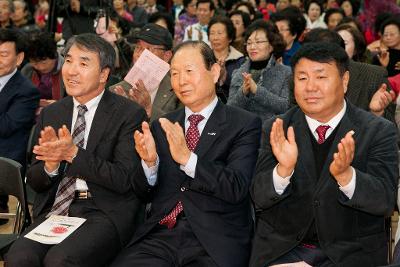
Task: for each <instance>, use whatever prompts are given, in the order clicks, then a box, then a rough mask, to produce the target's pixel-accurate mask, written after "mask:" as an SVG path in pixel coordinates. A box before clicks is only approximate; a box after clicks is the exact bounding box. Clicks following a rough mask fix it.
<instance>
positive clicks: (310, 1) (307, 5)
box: [304, 0, 324, 15]
mask: <svg viewBox="0 0 400 267" xmlns="http://www.w3.org/2000/svg"><path fill="white" fill-rule="evenodd" d="M312 3H314V4H317V5H318V6H319V8H320V10H321V13H320V15H322V13H324V5H323V4H322V2H321V1H320V0H309V1H307V2H306V4H305V7H304V12H305V13H306V14H307V13H308V9H309V8H310V6H311V4H312Z"/></svg>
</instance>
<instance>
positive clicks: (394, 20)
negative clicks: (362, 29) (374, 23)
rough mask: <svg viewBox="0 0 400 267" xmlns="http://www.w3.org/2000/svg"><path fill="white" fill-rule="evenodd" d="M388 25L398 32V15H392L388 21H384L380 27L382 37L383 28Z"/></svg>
mask: <svg viewBox="0 0 400 267" xmlns="http://www.w3.org/2000/svg"><path fill="white" fill-rule="evenodd" d="M388 25H395V26H396V27H397V29H399V31H400V16H399V15H393V16H390V17H389V18H388V19H386V20H385V21H384V22H383V23H382V25H381V30H380V32H381V35H382V36H383V33H384V32H385V28H386V26H388Z"/></svg>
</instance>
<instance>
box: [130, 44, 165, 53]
mask: <svg viewBox="0 0 400 267" xmlns="http://www.w3.org/2000/svg"><path fill="white" fill-rule="evenodd" d="M145 49H147V50H149V51H150V52H152V53H154V52H155V51H157V50H162V51H165V50H166V49H165V48H164V47H161V46H150V47H143V46H141V45H136V46H135V50H134V52H135V53H141V52H143V51H144V50H145Z"/></svg>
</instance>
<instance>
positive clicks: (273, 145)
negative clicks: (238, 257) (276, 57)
mask: <svg viewBox="0 0 400 267" xmlns="http://www.w3.org/2000/svg"><path fill="white" fill-rule="evenodd" d="M348 65H349V59H348V57H347V55H346V52H345V51H344V49H342V48H341V47H340V46H338V45H336V44H333V43H323V42H320V43H310V44H306V45H304V46H303V47H302V48H301V49H300V50H299V51H298V52H297V54H296V55H295V56H294V59H293V61H292V66H293V70H294V85H295V89H294V93H295V98H296V101H297V103H298V105H299V107H294V108H292V109H290V110H289V111H288V112H287V113H285V114H283V115H282V116H280V118H277V119H274V120H271V121H269V122H268V123H267V125H268V126H267V129H266V132H267V136H269V142H268V141H267V142H265V143H264V145H263V149H262V151H261V152H260V157H259V160H258V163H257V167H256V174H255V178H254V183H253V184H252V188H251V195H252V198H253V200H254V203H255V206H256V234H255V239H254V243H253V251H252V256H251V261H250V266H257V267H258V266H260V267H261V266H270V265H274V264H283V263H293V262H301V261H305V262H306V263H307V264H309V265H311V266H333V265H334V266H379V265H385V263H386V261H387V238H386V232H385V228H384V225H385V223H384V219H385V216H390V215H391V213H392V211H393V208H394V204H395V196H396V189H397V178H398V166H397V160H398V156H397V145H396V144H397V142H396V139H397V130H396V127H395V126H394V124H393V123H391V122H389V121H388V120H385V119H382V118H380V117H376V116H374V115H372V114H371V113H369V112H366V111H364V110H362V109H359V108H357V107H355V106H353V105H352V104H351V103H350V102H349V101H347V100H345V98H344V94H345V92H346V90H347V86H348V82H349V71H348ZM285 133H287V134H285ZM307 266H308V265H307Z"/></svg>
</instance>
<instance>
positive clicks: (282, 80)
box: [228, 20, 291, 119]
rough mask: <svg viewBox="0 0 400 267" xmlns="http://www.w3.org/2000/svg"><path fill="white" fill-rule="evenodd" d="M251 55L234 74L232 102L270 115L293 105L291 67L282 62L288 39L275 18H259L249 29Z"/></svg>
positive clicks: (261, 114) (248, 42) (258, 112)
mask: <svg viewBox="0 0 400 267" xmlns="http://www.w3.org/2000/svg"><path fill="white" fill-rule="evenodd" d="M245 42H246V51H247V54H248V56H249V58H248V59H246V61H245V62H244V63H243V65H242V66H240V68H239V69H237V70H235V71H234V72H233V74H232V81H231V86H230V89H229V98H228V104H230V105H234V106H238V107H241V108H243V109H246V110H248V111H250V112H253V113H255V114H257V115H258V116H260V117H261V118H262V119H268V118H270V117H272V116H274V115H276V114H281V113H284V112H285V111H286V110H287V109H288V108H289V80H290V77H291V71H290V68H289V67H287V66H284V65H282V64H279V63H278V62H277V59H279V58H280V57H282V54H283V51H284V50H285V43H284V41H283V38H282V36H281V35H280V34H279V31H278V29H277V28H276V27H275V25H273V24H272V23H271V22H266V21H263V20H257V21H255V22H253V23H252V24H251V25H250V26H249V28H248V29H247V30H246V33H245Z"/></svg>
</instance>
